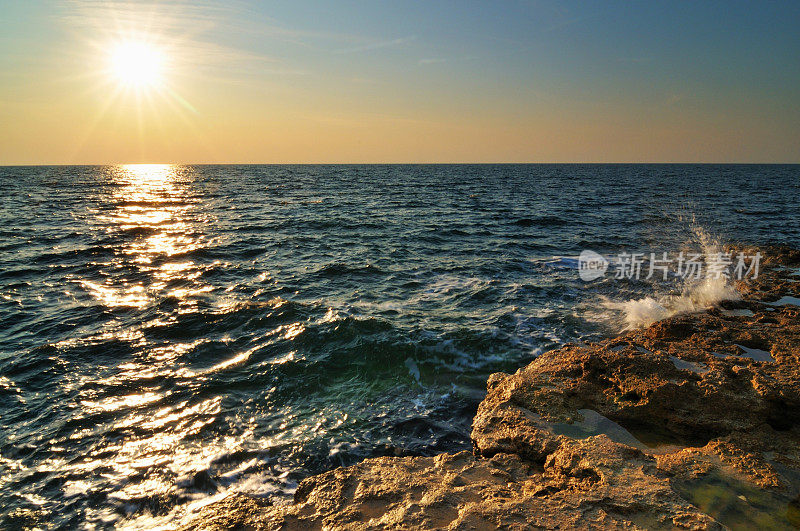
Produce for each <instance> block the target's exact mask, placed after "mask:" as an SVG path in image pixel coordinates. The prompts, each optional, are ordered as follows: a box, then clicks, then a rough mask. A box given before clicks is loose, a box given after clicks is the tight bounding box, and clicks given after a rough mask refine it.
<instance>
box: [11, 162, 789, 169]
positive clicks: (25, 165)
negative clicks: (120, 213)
mask: <svg viewBox="0 0 800 531" xmlns="http://www.w3.org/2000/svg"><path fill="white" fill-rule="evenodd" d="M579 164H583V165H596V166H600V165H609V166H611V165H620V164H626V165H642V166H645V165H664V166H667V165H676V166H677V165H709V166H723V165H731V166H760V165H773V166H797V165H800V161H798V162H774V161H772V162H763V161H759V162H752V161H751V162H736V161H733V162H731V161H728V162H686V161H669V162H664V161H656V162H641V161H636V162H631V161H617V162H585V161H584V162H574V161H573V162H558V161H556V162H534V161H530V162H509V161H505V162H82V163H17V164H13V163H12V164H8V163H0V168H36V167H70V166H72V167H75V166H83V167H91V166H147V165H153V166H162V165H165V166H166V165H169V166H502V165H506V166H514V165H517V166H524V165H531V166H532V165H579Z"/></svg>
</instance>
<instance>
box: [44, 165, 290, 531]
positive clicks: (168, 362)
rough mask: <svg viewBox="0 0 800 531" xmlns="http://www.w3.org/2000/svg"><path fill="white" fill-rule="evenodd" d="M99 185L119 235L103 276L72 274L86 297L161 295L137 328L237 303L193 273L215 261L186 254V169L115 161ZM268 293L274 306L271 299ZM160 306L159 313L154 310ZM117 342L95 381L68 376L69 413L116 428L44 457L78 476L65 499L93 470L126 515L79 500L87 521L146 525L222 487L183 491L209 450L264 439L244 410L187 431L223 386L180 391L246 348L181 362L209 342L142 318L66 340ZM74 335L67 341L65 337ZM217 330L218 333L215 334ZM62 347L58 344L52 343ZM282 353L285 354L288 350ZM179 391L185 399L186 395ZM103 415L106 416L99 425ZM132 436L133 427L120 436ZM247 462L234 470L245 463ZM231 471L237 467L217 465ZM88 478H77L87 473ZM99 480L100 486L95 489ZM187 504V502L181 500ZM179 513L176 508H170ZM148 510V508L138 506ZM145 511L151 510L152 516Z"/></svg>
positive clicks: (139, 304) (88, 482)
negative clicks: (159, 333) (118, 350)
mask: <svg viewBox="0 0 800 531" xmlns="http://www.w3.org/2000/svg"><path fill="white" fill-rule="evenodd" d="M110 171H111V174H110V178H111V183H110V186H109V187H108V188H109V189H110V190H111V192H110V194H109V196H108V197H107V198H104V201H106V202H107V203H108V204H110V205H113V208H111V209H109V210H108V211H100V212H98V213H97V222H98V226H99V227H101V228H102V230H104V231H106V232H107V233H108V234H110V235H111V236H113V237H115V238H119V240H120V241H122V242H123V243H122V245H121V247H120V248H119V249H117V250H116V252H115V259H114V261H113V263H109V264H106V265H107V266H108V267H109V269H112V270H115V271H114V273H113V274H110V275H108V276H107V279H106V281H105V282H98V281H89V280H86V279H83V280H80V281H78V283H79V284H80V285H81V286H82V287H83V288H84V289H85V290H87V291H88V293H90V294H91V296H92V297H94V299H95V300H96V301H97V302H98V303H100V304H102V305H103V306H105V307H108V308H110V309H119V310H125V309H130V310H131V311H133V312H142V311H147V310H149V309H156V308H157V306H158V305H159V304H163V303H164V301H168V302H169V304H170V305H172V306H171V308H176V310H174V311H168V312H161V311H160V310H155V315H157V318H156V319H155V320H151V321H150V322H149V323H148V325H147V326H159V325H161V326H170V325H175V323H176V322H177V321H176V319H177V317H176V314H177V315H178V316H180V315H182V314H191V313H193V312H196V311H198V308H197V305H198V303H199V301H201V300H203V301H204V302H205V303H206V304H211V305H212V306H214V307H216V310H215V311H216V312H219V313H225V312H227V311H230V310H231V309H232V308H234V307H235V306H236V305H237V304H239V303H238V302H237V301H236V300H235V299H233V298H226V297H224V296H220V295H219V294H214V295H212V294H211V292H212V291H213V287H212V286H211V285H210V284H208V283H206V282H204V281H203V278H202V276H203V272H204V271H207V270H209V269H210V268H213V267H215V266H218V265H221V263H220V262H218V261H213V262H211V263H210V264H199V263H197V261H196V260H195V259H193V258H191V256H192V252H193V251H197V250H201V249H203V248H204V247H205V246H207V245H209V244H210V240H209V239H208V237H207V236H206V235H205V234H204V232H203V230H202V228H203V226H204V224H206V223H208V222H209V218H208V214H207V213H205V212H203V209H202V202H201V195H200V194H199V193H198V192H197V191H196V190H194V188H193V178H194V176H193V173H192V170H191V169H190V168H187V167H182V166H173V165H127V166H119V167H115V168H113V169H111V170H110ZM280 304H281V303H280V302H274V305H280ZM162 313H163V314H164V315H162ZM301 330H302V325H301V324H300V323H295V324H292V325H286V326H281V327H278V329H276V330H272V331H270V332H268V333H267V334H266V335H265V336H264V337H267V336H283V337H286V338H292V337H294V336H295V335H297V334H298V333H299V332H300V331H301ZM97 340H103V341H109V340H112V341H113V340H118V341H121V342H126V343H128V344H130V345H132V346H133V347H134V348H135V350H134V352H133V354H132V355H131V356H130V357H129V359H128V360H127V361H125V362H124V363H120V364H119V365H117V366H116V371H115V374H113V375H111V376H107V377H105V378H103V379H99V380H96V381H88V380H86V378H85V377H84V379H83V381H78V382H72V384H71V385H72V386H74V387H75V388H76V389H79V396H80V398H79V401H78V402H79V405H80V408H81V409H82V410H83V412H82V413H81V417H80V418H84V419H95V418H102V419H104V420H105V422H106V425H104V426H103V429H105V430H108V431H109V432H111V433H121V434H124V435H122V436H118V437H111V438H107V437H104V439H105V440H104V441H103V442H102V443H100V444H96V445H95V446H94V447H93V448H92V449H91V450H90V451H89V452H87V453H86V454H85V455H84V457H83V458H82V459H80V460H77V461H72V462H69V463H67V462H51V463H50V464H49V465H48V467H49V468H51V469H61V470H66V471H68V472H70V473H74V475H75V476H79V477H80V478H81V479H76V480H72V481H67V482H66V483H65V485H64V486H63V492H64V495H65V497H67V498H69V497H72V496H80V495H85V494H87V493H89V492H91V491H92V490H93V489H94V488H95V485H94V483H93V479H94V478H97V477H102V478H103V481H108V480H111V481H112V484H114V485H116V488H114V489H112V490H113V492H111V493H110V494H109V499H110V500H111V501H112V502H114V503H115V504H117V506H121V507H124V508H126V510H130V511H132V518H131V519H125V520H122V521H120V520H119V514H118V513H115V512H114V511H113V510H112V509H110V508H106V509H90V510H89V512H88V513H87V518H88V519H89V520H92V521H95V522H105V523H110V522H114V525H115V526H116V527H123V528H124V527H130V528H153V527H154V526H158V525H161V524H165V525H166V524H169V522H170V520H173V522H172V523H173V524H174V519H175V518H176V517H178V518H180V517H181V516H182V515H185V514H186V513H187V512H191V511H192V510H193V509H194V508H196V507H195V505H197V504H205V503H209V502H211V501H213V500H215V499H218V498H219V497H221V496H223V495H225V493H226V492H225V489H224V488H223V489H221V490H220V491H219V492H218V493H217V494H216V495H213V496H209V493H203V492H197V491H196V490H195V491H191V489H190V491H187V490H186V486H187V485H189V486H191V485H192V481H193V480H192V478H193V477H194V475H195V474H196V473H198V472H200V471H204V470H207V469H208V468H209V467H210V466H211V465H210V463H211V462H212V461H214V460H215V459H218V458H219V457H220V456H221V455H226V454H227V453H229V452H231V451H235V450H237V449H243V448H252V447H254V446H256V447H257V446H259V445H264V444H267V445H268V444H269V443H270V442H269V441H263V440H261V441H254V439H255V437H254V436H253V426H254V420H253V418H250V419H247V420H241V423H240V425H239V426H237V429H236V430H235V433H236V435H221V436H218V437H217V438H216V439H215V440H207V439H206V438H205V437H203V438H201V437H199V436H197V435H198V434H199V432H200V431H201V430H202V429H203V428H204V427H206V426H208V425H210V424H212V423H214V422H215V420H217V419H218V417H219V415H220V412H221V402H222V399H223V396H222V395H221V394H216V395H213V396H205V395H204V396H203V397H202V398H197V396H199V395H196V396H193V392H192V391H191V390H200V389H201V387H202V386H203V382H204V381H205V379H206V378H207V375H209V374H210V373H212V372H216V371H222V370H226V369H229V368H231V367H234V366H236V365H238V364H241V363H243V362H245V361H246V360H247V359H248V358H249V356H250V354H251V353H252V352H253V351H254V350H255V348H249V349H244V350H241V351H238V352H237V351H235V350H233V349H231V352H230V354H228V355H226V356H225V357H223V358H222V359H220V360H217V361H216V363H214V364H213V365H211V366H207V367H205V368H202V369H196V368H195V369H193V368H190V367H189V366H188V362H187V361H186V357H187V355H189V354H190V353H191V352H192V351H193V350H194V349H197V348H198V347H200V346H202V345H203V344H204V343H208V342H209V341H211V340H210V339H208V338H207V337H205V334H203V335H202V337H201V338H199V339H193V340H191V341H180V340H169V341H161V342H157V343H154V342H152V341H151V340H149V339H148V337H147V334H146V330H143V329H142V325H140V324H138V323H134V324H133V325H132V326H131V323H128V326H123V325H122V324H120V325H119V326H116V327H114V326H111V327H108V328H107V331H106V332H104V333H103V334H100V335H98V336H95V337H92V338H88V339H87V338H83V339H80V340H77V341H97ZM74 341H76V340H71V341H70V342H74ZM224 342H225V339H224V338H223V343H224ZM62 346H63V345H62ZM285 359H286V360H290V359H291V353H290V354H289V355H288V357H286V358H285ZM164 379H166V380H168V381H171V382H174V385H175V386H177V387H178V388H179V391H180V390H181V389H183V390H188V391H189V393H188V394H187V393H186V392H182V393H180V395H181V398H180V399H176V398H175V396H174V395H173V393H174V390H170V389H169V386H166V389H167V390H164V387H160V386H159V385H157V384H154V383H153V382H156V381H159V380H162V381H163V380H164ZM119 388H125V389H129V390H132V391H135V392H130V393H127V394H122V395H117V394H113V392H112V391H105V390H106V389H112V390H113V389H119ZM187 396H188V398H186V397H187ZM109 418H110V419H111V420H110V425H109V424H108V423H109ZM97 429H99V428H95V427H86V428H85V429H83V430H82V431H78V432H76V433H74V434H73V435H72V437H71V438H73V439H79V440H80V439H83V438H85V439H87V440H89V439H90V438H91V437H92V436H93V435H95V436H96V434H97ZM290 431H292V430H287V433H286V437H297V438H299V439H301V438H302V434H299V433H289V432H290ZM131 434H135V435H131ZM254 464H255V460H251V461H250V462H246V463H244V464H242V465H241V466H239V467H238V469H241V470H246V469H248V468H249V467H252V466H254ZM228 473H229V474H233V475H235V474H237V471H236V470H234V471H229V472H228ZM87 478H88V479H87ZM104 490H106V489H104ZM171 497H183V498H186V497H188V498H189V501H190V503H180V504H174V507H173V506H169V507H159V506H158V504H159V503H161V502H159V501H155V502H151V501H149V500H164V499H170V498H171ZM193 498H194V499H195V502H191V499H193ZM148 503H150V504H152V503H156V505H157V506H156V507H150V509H151V510H150V511H145V513H142V511H141V507H142V505H143V504H144V505H145V506H147V504H148ZM175 511H179V512H180V513H181V514H177V515H176V514H175ZM148 513H150V514H148ZM153 513H154V514H155V516H153Z"/></svg>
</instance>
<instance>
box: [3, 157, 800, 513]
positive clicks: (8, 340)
mask: <svg viewBox="0 0 800 531" xmlns="http://www.w3.org/2000/svg"><path fill="white" fill-rule="evenodd" d="M798 176H799V175H798V167H797V166H726V167H718V166H705V165H704V166H644V165H643V166H639V165H602V166H593V165H557V166H548V165H507V166H506V165H500V166H491V165H478V166H469V165H452V166H170V165H144V166H113V167H112V166H109V167H47V168H45V167H37V168H30V167H28V168H0V192H2V194H3V201H2V203H0V219H1V220H2V223H0V251H1V252H0V261H1V263H0V266H2V267H0V398H2V400H0V418H2V437H1V438H0V495H2V497H3V499H4V503H3V504H2V508H0V518H2V520H0V523H2V524H3V525H5V526H12V527H13V526H15V525H22V524H25V523H28V524H31V525H38V526H40V527H48V526H51V527H56V528H64V529H73V528H78V527H101V528H102V527H131V528H137V527H141V528H147V527H152V526H155V525H160V524H167V525H174V524H175V523H176V522H180V521H181V519H182V518H184V517H185V516H186V515H187V514H189V513H190V512H191V511H192V510H194V509H196V508H197V507H198V506H199V505H201V504H205V503H208V502H209V501H212V500H214V499H216V498H218V497H220V496H224V495H225V494H227V493H229V492H231V491H245V492H250V493H254V494H257V495H262V496H275V497H285V496H288V495H290V494H291V492H292V490H293V488H294V486H295V485H296V483H297V481H299V480H300V479H302V478H303V477H305V476H307V475H309V474H312V473H316V472H320V471H323V470H326V469H330V468H332V467H335V466H340V465H347V464H352V463H355V462H357V461H358V460H360V459H363V458H364V457H368V456H375V455H426V454H432V453H436V452H439V451H442V450H453V449H467V448H469V425H470V422H471V418H472V414H473V412H474V410H475V407H476V406H477V404H478V402H479V401H480V399H481V397H482V395H483V392H484V388H485V380H486V377H487V376H488V375H489V374H490V373H492V372H496V371H513V370H515V369H516V368H517V367H519V366H520V365H521V364H523V363H525V362H527V361H530V360H531V359H533V358H534V357H535V356H536V355H537V354H538V353H539V352H541V351H542V350H543V349H547V348H551V347H553V346H556V345H558V344H561V343H563V342H567V341H582V340H587V339H592V338H597V337H600V336H602V335H604V334H608V333H613V332H614V330H612V329H610V328H609V327H608V323H606V322H603V321H602V320H598V319H595V318H593V317H594V314H593V312H595V311H596V310H597V309H598V308H600V307H601V305H600V304H599V301H600V300H601V299H602V298H603V297H607V298H616V299H626V300H627V299H630V300H637V298H644V297H655V296H656V292H657V290H658V289H662V288H659V286H654V285H650V284H637V283H620V282H613V281H611V280H610V279H606V280H605V281H601V282H596V283H590V284H584V283H582V282H581V281H580V280H579V279H578V277H577V274H576V270H575V267H576V262H575V260H574V258H572V257H575V256H577V255H578V254H579V253H580V251H581V250H582V249H584V248H590V249H593V250H595V251H597V252H601V253H608V254H610V253H614V252H619V251H621V250H624V249H641V250H647V251H649V250H654V251H659V252H660V251H662V250H663V251H671V250H673V249H677V248H679V247H680V246H681V245H685V244H686V242H687V239H690V236H691V234H690V232H691V231H690V228H689V225H688V223H687V222H684V221H683V220H684V219H687V218H688V216H687V213H691V214H692V215H693V216H696V217H697V218H698V219H699V222H700V223H701V224H702V225H703V226H705V227H706V228H707V229H708V230H709V231H711V232H713V233H714V234H716V235H717V236H718V237H719V238H721V239H722V240H723V241H727V240H731V239H746V240H749V241H752V242H766V241H768V240H771V241H779V242H784V243H790V244H795V245H797V244H800V227H798V226H797V224H796V223H794V221H795V220H796V219H798V217H800V216H798V214H800V212H798V206H797V203H796V197H797V194H798V187H799V186H800V179H798ZM723 177H724V179H723ZM663 289H668V287H665V288H663Z"/></svg>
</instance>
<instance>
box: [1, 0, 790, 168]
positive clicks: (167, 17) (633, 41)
mask: <svg viewBox="0 0 800 531" xmlns="http://www.w3.org/2000/svg"><path fill="white" fill-rule="evenodd" d="M2 12H3V17H2V20H0V47H2V50H3V53H2V56H1V57H0V68H2V70H1V71H0V72H1V73H0V119H2V120H3V121H4V122H5V123H13V124H16V125H18V127H16V128H15V130H16V131H17V132H16V133H15V132H13V131H8V130H7V131H6V132H5V133H3V135H4V136H3V137H0V141H2V142H0V145H4V146H5V147H0V162H5V163H13V162H84V161H87V162H88V161H92V162H93V161H97V162H113V161H119V162H124V161H167V162H169V161H182V162H204V161H207V162H217V161H218V162H237V161H242V162H346V161H364V162H380V161H387V162H389V161H395V162H402V161H409V162H423V161H430V162H437V161H441V162H455V161H470V160H475V161H487V162H488V161H534V162H535V161H556V162H557V161H569V162H571V161H587V162H591V161H658V162H665V161H690V162H691V161H706V162H713V161H744V162H762V161H775V162H800V140H798V139H800V96H798V94H799V93H800V91H798V89H797V87H798V86H800V31H798V29H797V28H798V27H800V2H758V3H754V2H638V3H634V2H536V1H528V2H523V1H517V2H437V1H428V2H422V1H418V2H376V1H372V2H342V1H336V2H334V1H324V2H252V3H248V2H225V3H222V2H220V3H217V2H209V1H206V2H199V3H197V2H196V3H180V2H179V3H166V2H92V1H88V0H73V1H52V2H42V1H39V2H10V1H4V2H3V3H2ZM131 36H132V37H131ZM129 38H136V39H145V40H148V41H152V42H154V43H155V44H156V46H158V47H161V48H162V49H163V52H164V56H165V57H167V59H168V61H167V63H168V68H165V72H164V73H163V77H164V79H163V82H162V85H161V88H160V90H159V91H158V93H156V91H153V93H152V94H147V93H138V94H135V95H132V94H128V93H123V92H125V91H121V90H117V89H119V87H116V88H115V87H113V82H112V81H110V80H109V79H107V76H105V77H104V74H103V66H102V64H103V60H105V59H104V57H105V55H106V50H107V49H111V48H112V47H113V43H114V42H115V41H117V40H119V39H129ZM127 92H130V91H127ZM111 93H113V94H114V98H113V99H108V98H110V96H108V94H111ZM142 100H147V101H149V103H148V105H147V107H146V108H145V109H142V108H137V105H142V103H141V101H142ZM175 102H178V103H177V104H176V103H175ZM42 109H46V112H45V111H42ZM59 115H61V117H62V119H61V120H60V121H59V120H58V117H59ZM82 117H83V118H82ZM89 117H91V119H90V118H89ZM65 120H67V121H69V122H70V124H71V125H72V126H73V128H74V129H76V130H78V131H80V134H79V135H75V134H74V131H73V134H70V133H69V131H68V130H67V129H65V128H64V126H63V125H61V122H63V121H65ZM181 124H183V125H181ZM281 130H283V131H284V132H285V133H286V134H284V135H281V134H279V132H280V131H281ZM75 138H78V139H79V140H75ZM259 138H261V139H262V140H261V141H260V142H259V140H258V139H259ZM167 140H169V142H167ZM381 140H382V141H383V142H381ZM167 144H170V145H169V146H167ZM199 144H202V145H203V146H205V147H204V148H202V149H200V148H198V147H197V146H198V145H199ZM196 159H203V160H196Z"/></svg>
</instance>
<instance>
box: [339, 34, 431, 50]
mask: <svg viewBox="0 0 800 531" xmlns="http://www.w3.org/2000/svg"><path fill="white" fill-rule="evenodd" d="M416 38H417V36H416V35H409V36H407V37H400V38H397V39H392V40H388V41H375V42H370V43H367V44H363V45H360V46H354V47H352V48H342V49H339V50H334V51H333V53H336V54H345V53H359V52H369V51H372V50H379V49H381V48H394V47H397V46H403V45H404V44H408V43H409V42H412V41H414V40H416Z"/></svg>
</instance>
